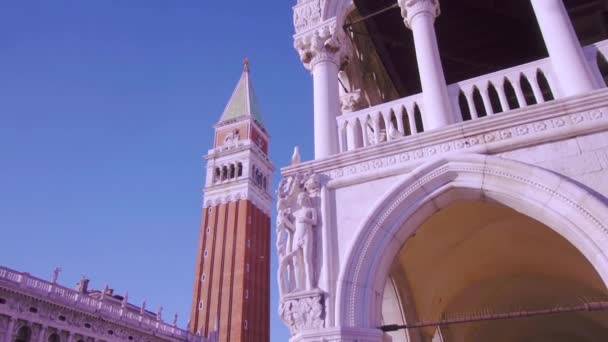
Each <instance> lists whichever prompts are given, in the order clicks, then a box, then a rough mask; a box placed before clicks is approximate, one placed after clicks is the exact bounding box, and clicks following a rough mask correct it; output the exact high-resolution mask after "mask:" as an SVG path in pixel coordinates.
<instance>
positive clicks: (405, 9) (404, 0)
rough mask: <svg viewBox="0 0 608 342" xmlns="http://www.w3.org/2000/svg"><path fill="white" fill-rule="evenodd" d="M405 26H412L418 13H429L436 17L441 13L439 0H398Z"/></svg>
mask: <svg viewBox="0 0 608 342" xmlns="http://www.w3.org/2000/svg"><path fill="white" fill-rule="evenodd" d="M397 2H398V3H399V7H401V16H402V17H403V21H404V22H405V26H407V27H408V28H412V22H413V20H414V18H416V17H417V16H418V15H420V14H430V15H432V16H433V19H434V18H437V17H438V16H439V14H440V13H441V9H440V8H439V0H398V1H397Z"/></svg>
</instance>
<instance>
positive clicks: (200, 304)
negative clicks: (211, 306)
mask: <svg viewBox="0 0 608 342" xmlns="http://www.w3.org/2000/svg"><path fill="white" fill-rule="evenodd" d="M198 309H199V310H203V301H202V300H201V301H200V302H198Z"/></svg>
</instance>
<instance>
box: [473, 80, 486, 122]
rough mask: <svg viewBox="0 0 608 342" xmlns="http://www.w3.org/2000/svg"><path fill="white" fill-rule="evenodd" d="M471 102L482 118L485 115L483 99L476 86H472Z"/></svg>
mask: <svg viewBox="0 0 608 342" xmlns="http://www.w3.org/2000/svg"><path fill="white" fill-rule="evenodd" d="M473 103H474V104H475V109H476V110H477V116H478V117H480V118H483V117H484V116H487V115H488V113H486V107H485V106H484V105H483V99H482V98H481V93H480V92H479V89H477V87H474V88H473Z"/></svg>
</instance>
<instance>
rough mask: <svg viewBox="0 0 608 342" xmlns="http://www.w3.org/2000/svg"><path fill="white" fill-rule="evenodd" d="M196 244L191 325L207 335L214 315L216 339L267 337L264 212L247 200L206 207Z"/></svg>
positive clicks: (267, 229)
mask: <svg viewBox="0 0 608 342" xmlns="http://www.w3.org/2000/svg"><path fill="white" fill-rule="evenodd" d="M207 227H209V228H210V232H209V233H207ZM248 240H250V242H249V244H248ZM198 246H199V247H198V248H199V249H198V259H197V263H196V269H195V279H194V293H193V300H192V312H191V326H190V329H191V331H192V332H193V333H196V332H197V331H200V332H201V333H202V334H204V335H205V336H207V335H208V334H209V333H210V332H211V331H213V330H214V326H215V322H216V318H217V319H218V323H219V330H220V331H219V340H220V341H247V342H250V341H251V342H257V341H260V342H266V341H269V340H270V320H269V313H270V311H269V310H270V255H269V253H270V218H269V217H268V216H267V215H266V214H264V213H263V212H262V211H260V210H259V209H257V208H256V207H255V206H253V205H252V204H251V203H250V202H249V201H247V200H241V201H239V202H231V203H229V204H223V205H220V206H215V207H211V208H210V209H209V208H207V209H206V210H205V212H204V213H203V218H202V224H201V237H200V239H199V245H198ZM248 246H250V247H248ZM205 250H206V251H207V256H206V257H205V256H204V251H205ZM247 265H249V272H247ZM203 274H205V280H204V281H202V275H203ZM246 290H248V298H245V291H246ZM200 301H202V302H203V309H202V310H199V306H198V305H199V302H200ZM245 321H247V328H245Z"/></svg>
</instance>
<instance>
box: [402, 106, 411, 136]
mask: <svg viewBox="0 0 608 342" xmlns="http://www.w3.org/2000/svg"><path fill="white" fill-rule="evenodd" d="M409 115H410V114H409V113H408V112H407V109H405V107H401V120H402V121H403V130H404V132H403V134H404V135H412V133H413V132H412V129H413V127H412V126H410V119H409Z"/></svg>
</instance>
